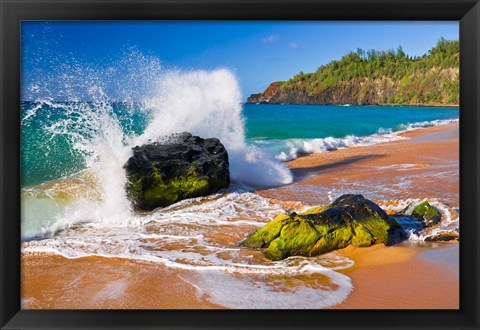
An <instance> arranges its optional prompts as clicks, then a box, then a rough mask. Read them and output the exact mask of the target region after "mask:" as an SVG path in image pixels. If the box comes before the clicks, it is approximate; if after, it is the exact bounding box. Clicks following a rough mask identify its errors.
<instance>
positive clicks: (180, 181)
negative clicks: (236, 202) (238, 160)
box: [124, 132, 230, 210]
mask: <svg viewBox="0 0 480 330" xmlns="http://www.w3.org/2000/svg"><path fill="white" fill-rule="evenodd" d="M164 140H165V142H161V143H160V142H154V143H151V144H145V145H142V146H136V147H134V148H133V156H132V157H130V159H129V160H128V161H127V162H126V164H125V165H124V168H125V171H126V175H127V184H126V191H127V196H128V198H129V199H130V201H131V202H132V203H133V205H134V207H135V208H136V209H140V210H153V209H155V208H157V207H164V206H168V205H170V204H173V203H175V202H177V201H180V200H182V199H187V198H193V197H199V196H205V195H208V194H211V193H215V192H217V191H219V190H220V189H222V188H226V187H228V185H229V184H230V173H229V163H228V154H227V150H226V149H225V147H224V146H223V145H222V143H221V142H220V141H219V140H218V139H216V138H209V139H202V138H201V137H198V136H193V135H192V134H190V133H187V132H184V133H180V134H174V135H171V136H169V137H167V138H166V139H164Z"/></svg>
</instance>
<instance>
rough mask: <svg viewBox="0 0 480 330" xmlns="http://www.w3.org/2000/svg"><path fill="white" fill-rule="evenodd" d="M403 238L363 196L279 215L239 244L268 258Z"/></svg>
mask: <svg viewBox="0 0 480 330" xmlns="http://www.w3.org/2000/svg"><path fill="white" fill-rule="evenodd" d="M402 235H403V231H402V229H401V227H400V225H399V224H398V223H397V222H396V221H395V220H394V219H393V218H389V217H388V215H387V214H386V213H385V212H384V211H383V210H382V209H381V208H380V207H379V206H378V205H376V204H375V203H373V202H372V201H370V200H368V199H365V198H364V197H363V196H362V195H342V196H340V197H339V198H338V199H336V200H335V201H334V202H333V203H332V204H330V205H327V206H326V207H316V208H313V209H311V210H308V211H306V212H303V213H295V212H294V213H291V214H280V215H278V216H277V217H275V219H273V220H272V221H270V222H269V223H267V224H266V225H265V226H263V227H262V228H260V229H258V230H257V231H256V232H255V233H253V234H252V235H250V236H249V237H247V239H245V240H244V241H243V242H241V243H240V245H242V246H245V247H250V248H265V249H266V250H265V256H266V257H267V258H269V259H271V260H281V259H284V258H287V257H289V256H295V255H301V256H314V255H318V254H322V253H327V252H330V251H333V250H336V249H341V248H344V247H346V246H348V245H354V246H370V245H373V244H376V243H384V244H389V243H392V239H393V237H394V236H395V237H396V238H395V239H398V238H399V237H401V236H402Z"/></svg>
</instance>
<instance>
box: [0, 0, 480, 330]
mask: <svg viewBox="0 0 480 330" xmlns="http://www.w3.org/2000/svg"><path fill="white" fill-rule="evenodd" d="M0 11H1V16H0V22H1V23H0V24H1V63H0V65H1V90H0V93H1V94H0V100H1V109H0V127H1V128H0V160H1V161H0V212H1V219H0V220H1V221H0V235H1V236H0V237H1V238H0V239H1V251H0V253H1V255H0V276H1V277H0V285H1V287H0V292H1V296H0V326H1V329H273V328H275V329H304V328H305V329H306V328H312V329H313V328H315V329H390V328H391V329H479V324H480V323H479V314H480V313H479V292H480V291H479V283H478V282H479V277H480V274H479V239H480V232H479V220H480V217H479V205H480V198H479V187H480V180H479V179H480V176H479V169H480V157H479V156H480V153H479V151H480V143H479V142H480V116H479V115H480V84H479V82H480V4H479V2H478V0H391V1H388V0H297V1H295V0H258V1H255V0H223V1H220V0H216V1H214V0H197V1H194V0H177V1H174V0H163V1H162V0H138V1H135V0H116V1H115V0H98V1H97V0H62V1H61V0H0ZM171 19H184V20H455V21H459V22H460V54H461V55H460V83H461V87H460V109H461V110H460V127H461V129H460V188H461V194H460V198H461V202H460V209H461V210H462V215H461V216H462V221H461V226H460V236H461V239H460V309H459V310H305V311H300V310H291V311H285V310H282V311H276V310H226V311H216V310H207V311H200V310H155V311H153V310H21V307H20V306H21V305H20V111H19V109H20V82H21V80H20V79H21V77H20V62H21V59H20V22H21V21H23V20H171Z"/></svg>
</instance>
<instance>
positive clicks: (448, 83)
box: [271, 38, 459, 104]
mask: <svg viewBox="0 0 480 330" xmlns="http://www.w3.org/2000/svg"><path fill="white" fill-rule="evenodd" d="M458 68H459V41H457V40H445V39H444V38H442V39H440V40H439V41H438V43H437V45H436V46H435V47H433V48H432V49H430V51H429V52H428V53H427V54H425V55H423V56H421V57H411V56H408V55H407V54H406V53H405V52H404V51H403V49H402V47H398V49H396V50H388V51H376V50H368V51H365V50H362V49H358V50H357V51H356V52H350V53H349V54H347V55H345V56H344V57H342V58H341V59H340V60H338V61H332V62H330V63H328V64H326V65H322V66H321V67H319V68H318V70H317V71H316V72H313V73H303V72H301V73H299V74H297V75H296V76H294V77H292V78H291V79H289V80H287V81H284V82H281V83H280V84H279V87H278V94H277V96H276V97H275V96H274V97H272V98H271V100H272V102H273V103H277V102H285V103H289V102H288V101H289V98H292V97H290V96H289V95H292V94H295V95H297V96H298V95H303V96H304V97H305V98H306V99H308V102H306V103H317V104H322V103H334V104H335V103H356V104H458V102H459V69H458Z"/></svg>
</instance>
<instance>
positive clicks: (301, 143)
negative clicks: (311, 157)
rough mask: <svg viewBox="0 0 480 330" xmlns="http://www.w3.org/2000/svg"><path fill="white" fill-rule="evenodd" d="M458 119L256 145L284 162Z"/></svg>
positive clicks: (385, 139)
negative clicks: (346, 134) (270, 151)
mask: <svg viewBox="0 0 480 330" xmlns="http://www.w3.org/2000/svg"><path fill="white" fill-rule="evenodd" d="M457 121H458V119H448V120H432V121H424V122H417V123H409V124H405V125H404V124H402V125H399V126H398V127H396V128H395V130H392V129H384V128H380V129H378V131H377V133H375V134H372V135H369V136H363V137H358V136H355V135H348V136H346V137H344V138H334V137H331V136H330V137H325V138H318V139H288V140H281V141H280V140H270V141H265V140H262V141H257V142H256V144H258V145H267V146H269V147H270V148H272V149H275V150H278V149H280V150H279V151H278V152H277V155H276V156H275V157H276V158H277V159H278V160H280V161H282V162H285V161H290V160H293V159H296V158H297V157H298V156H300V155H306V154H312V153H324V152H328V151H333V150H337V149H344V148H349V147H354V146H369V145H374V144H379V143H385V142H390V141H397V140H403V139H405V138H404V137H403V136H401V135H400V134H401V133H405V132H407V131H412V130H416V129H420V128H425V127H431V126H438V125H445V124H448V123H452V122H457Z"/></svg>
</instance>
